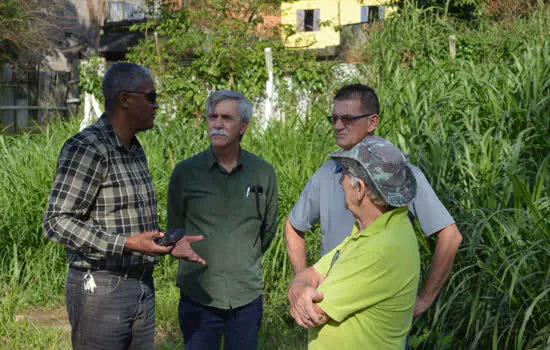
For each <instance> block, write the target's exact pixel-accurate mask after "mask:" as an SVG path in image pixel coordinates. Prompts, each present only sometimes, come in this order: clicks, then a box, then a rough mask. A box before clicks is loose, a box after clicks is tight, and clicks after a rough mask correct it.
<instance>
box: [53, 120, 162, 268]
mask: <svg viewBox="0 0 550 350" xmlns="http://www.w3.org/2000/svg"><path fill="white" fill-rule="evenodd" d="M43 227H44V236H45V237H46V238H47V239H50V240H52V241H54V242H57V243H59V244H62V245H64V246H65V247H67V261H68V262H69V263H70V264H71V266H73V267H77V268H92V269H118V268H125V267H129V266H133V265H139V264H144V263H155V262H157V261H158V258H154V257H150V256H145V255H142V254H139V253H136V252H127V251H124V242H125V240H126V237H127V236H133V235H136V234H138V233H141V232H146V231H152V230H157V229H158V220H157V197H156V194H155V189H154V187H153V181H152V178H151V174H150V173H149V169H148V166H147V159H146V157H145V153H144V152H143V149H142V148H141V145H140V144H139V141H138V140H137V138H135V137H134V139H133V140H132V143H131V145H130V146H129V147H126V146H124V145H123V144H122V143H121V142H120V140H119V138H118V136H117V135H116V133H115V131H114V129H113V127H112V126H111V123H110V122H109V120H108V119H107V117H106V116H105V115H103V116H102V117H101V118H100V119H99V121H98V122H97V123H95V124H94V125H92V126H90V127H88V128H86V129H84V130H83V131H81V132H80V133H78V134H76V135H75V136H73V137H72V138H71V139H69V140H68V141H67V142H65V144H64V146H63V148H62V150H61V153H60V155H59V158H58V160H57V171H56V174H55V179H54V183H53V186H52V190H51V192H50V195H49V197H48V206H47V208H46V212H45V214H44V221H43Z"/></svg>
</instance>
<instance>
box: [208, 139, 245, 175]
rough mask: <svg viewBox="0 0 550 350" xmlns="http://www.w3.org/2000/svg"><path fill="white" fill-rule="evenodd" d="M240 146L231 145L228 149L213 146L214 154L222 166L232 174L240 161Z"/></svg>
mask: <svg viewBox="0 0 550 350" xmlns="http://www.w3.org/2000/svg"><path fill="white" fill-rule="evenodd" d="M239 150H240V144H239V143H237V144H235V145H230V146H227V147H214V146H212V152H214V156H215V157H216V160H217V161H218V164H219V165H221V166H222V167H223V168H224V169H225V170H227V172H231V170H233V169H234V168H235V167H236V166H237V162H238V161H239Z"/></svg>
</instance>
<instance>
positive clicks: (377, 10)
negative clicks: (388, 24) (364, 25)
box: [361, 5, 386, 23]
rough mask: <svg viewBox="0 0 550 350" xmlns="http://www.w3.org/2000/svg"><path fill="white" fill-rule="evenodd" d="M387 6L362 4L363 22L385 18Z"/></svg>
mask: <svg viewBox="0 0 550 350" xmlns="http://www.w3.org/2000/svg"><path fill="white" fill-rule="evenodd" d="M385 12H386V6H383V5H382V6H361V22H369V23H370V22H374V21H377V20H382V19H384V14H385Z"/></svg>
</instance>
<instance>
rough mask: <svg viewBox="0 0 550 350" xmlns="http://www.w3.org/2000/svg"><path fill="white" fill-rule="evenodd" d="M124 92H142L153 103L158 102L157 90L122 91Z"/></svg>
mask: <svg viewBox="0 0 550 350" xmlns="http://www.w3.org/2000/svg"><path fill="white" fill-rule="evenodd" d="M122 92H125V93H127V94H140V95H144V96H145V98H146V99H147V100H148V101H149V102H151V103H152V104H155V103H156V102H157V92H156V91H154V90H153V91H151V92H143V91H122Z"/></svg>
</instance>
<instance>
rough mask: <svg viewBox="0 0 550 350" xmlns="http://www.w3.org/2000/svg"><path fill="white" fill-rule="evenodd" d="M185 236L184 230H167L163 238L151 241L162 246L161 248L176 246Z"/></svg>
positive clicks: (155, 238)
mask: <svg viewBox="0 0 550 350" xmlns="http://www.w3.org/2000/svg"><path fill="white" fill-rule="evenodd" d="M184 234H185V230H184V229H182V228H174V229H171V230H168V231H166V232H164V236H163V237H153V241H155V243H156V244H159V245H162V246H169V245H173V244H176V242H177V241H179V240H180V239H181V238H182V237H183V236H184Z"/></svg>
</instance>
